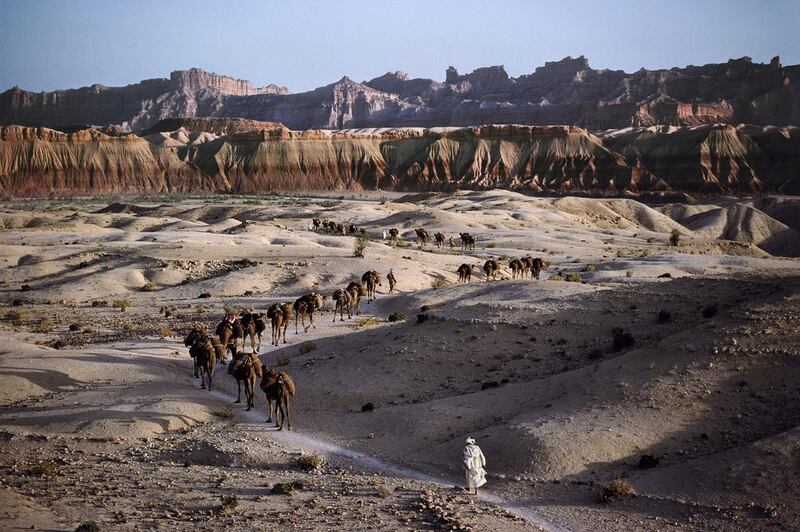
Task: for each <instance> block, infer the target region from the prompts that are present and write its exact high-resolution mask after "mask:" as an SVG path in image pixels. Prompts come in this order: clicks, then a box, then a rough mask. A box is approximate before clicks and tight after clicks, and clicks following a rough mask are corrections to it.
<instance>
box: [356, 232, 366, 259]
mask: <svg viewBox="0 0 800 532" xmlns="http://www.w3.org/2000/svg"><path fill="white" fill-rule="evenodd" d="M367 245H369V237H368V236H367V235H359V236H357V237H356V241H355V243H354V244H353V256H354V257H363V256H364V250H365V249H367Z"/></svg>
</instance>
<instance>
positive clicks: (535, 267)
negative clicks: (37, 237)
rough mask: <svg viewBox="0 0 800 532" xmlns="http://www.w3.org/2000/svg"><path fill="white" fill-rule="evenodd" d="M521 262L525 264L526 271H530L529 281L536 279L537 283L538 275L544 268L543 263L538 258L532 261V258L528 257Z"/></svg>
mask: <svg viewBox="0 0 800 532" xmlns="http://www.w3.org/2000/svg"><path fill="white" fill-rule="evenodd" d="M521 260H522V261H523V262H524V263H525V265H526V266H527V269H528V270H530V272H531V279H536V280H537V281H538V280H539V273H541V271H542V268H543V267H544V261H543V260H542V259H540V258H539V257H536V258H535V259H534V258H532V257H530V256H527V257H525V258H523V259H521Z"/></svg>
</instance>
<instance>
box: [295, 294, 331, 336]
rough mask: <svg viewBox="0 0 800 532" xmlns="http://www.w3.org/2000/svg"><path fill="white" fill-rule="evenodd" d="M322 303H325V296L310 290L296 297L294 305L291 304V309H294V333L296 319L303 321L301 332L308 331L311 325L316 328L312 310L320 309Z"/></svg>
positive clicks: (296, 328)
mask: <svg viewBox="0 0 800 532" xmlns="http://www.w3.org/2000/svg"><path fill="white" fill-rule="evenodd" d="M323 303H325V296H323V295H321V294H318V293H316V292H311V293H310V294H306V295H304V296H302V297H299V298H297V300H296V301H295V302H294V305H292V310H294V333H295V334H298V327H297V323H298V321H302V323H303V332H308V329H310V328H311V327H313V328H315V329H316V328H317V326H316V325H314V312H315V311H317V310H320V309H321V308H322V305H323ZM306 316H308V319H309V324H308V326H306Z"/></svg>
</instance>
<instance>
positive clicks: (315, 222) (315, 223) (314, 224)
mask: <svg viewBox="0 0 800 532" xmlns="http://www.w3.org/2000/svg"><path fill="white" fill-rule="evenodd" d="M321 225H322V220H320V219H319V218H314V219H313V220H311V227H312V229H313V230H314V231H319V228H320V226H321Z"/></svg>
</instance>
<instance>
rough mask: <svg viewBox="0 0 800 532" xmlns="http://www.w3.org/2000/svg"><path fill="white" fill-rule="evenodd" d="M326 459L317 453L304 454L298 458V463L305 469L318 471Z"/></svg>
mask: <svg viewBox="0 0 800 532" xmlns="http://www.w3.org/2000/svg"><path fill="white" fill-rule="evenodd" d="M324 463H325V461H324V460H323V459H322V457H321V456H320V455H318V454H316V453H309V454H303V455H301V456H300V457H299V458H298V459H297V465H299V466H300V468H301V469H302V470H303V471H316V470H319V469H322V465H323V464H324Z"/></svg>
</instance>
